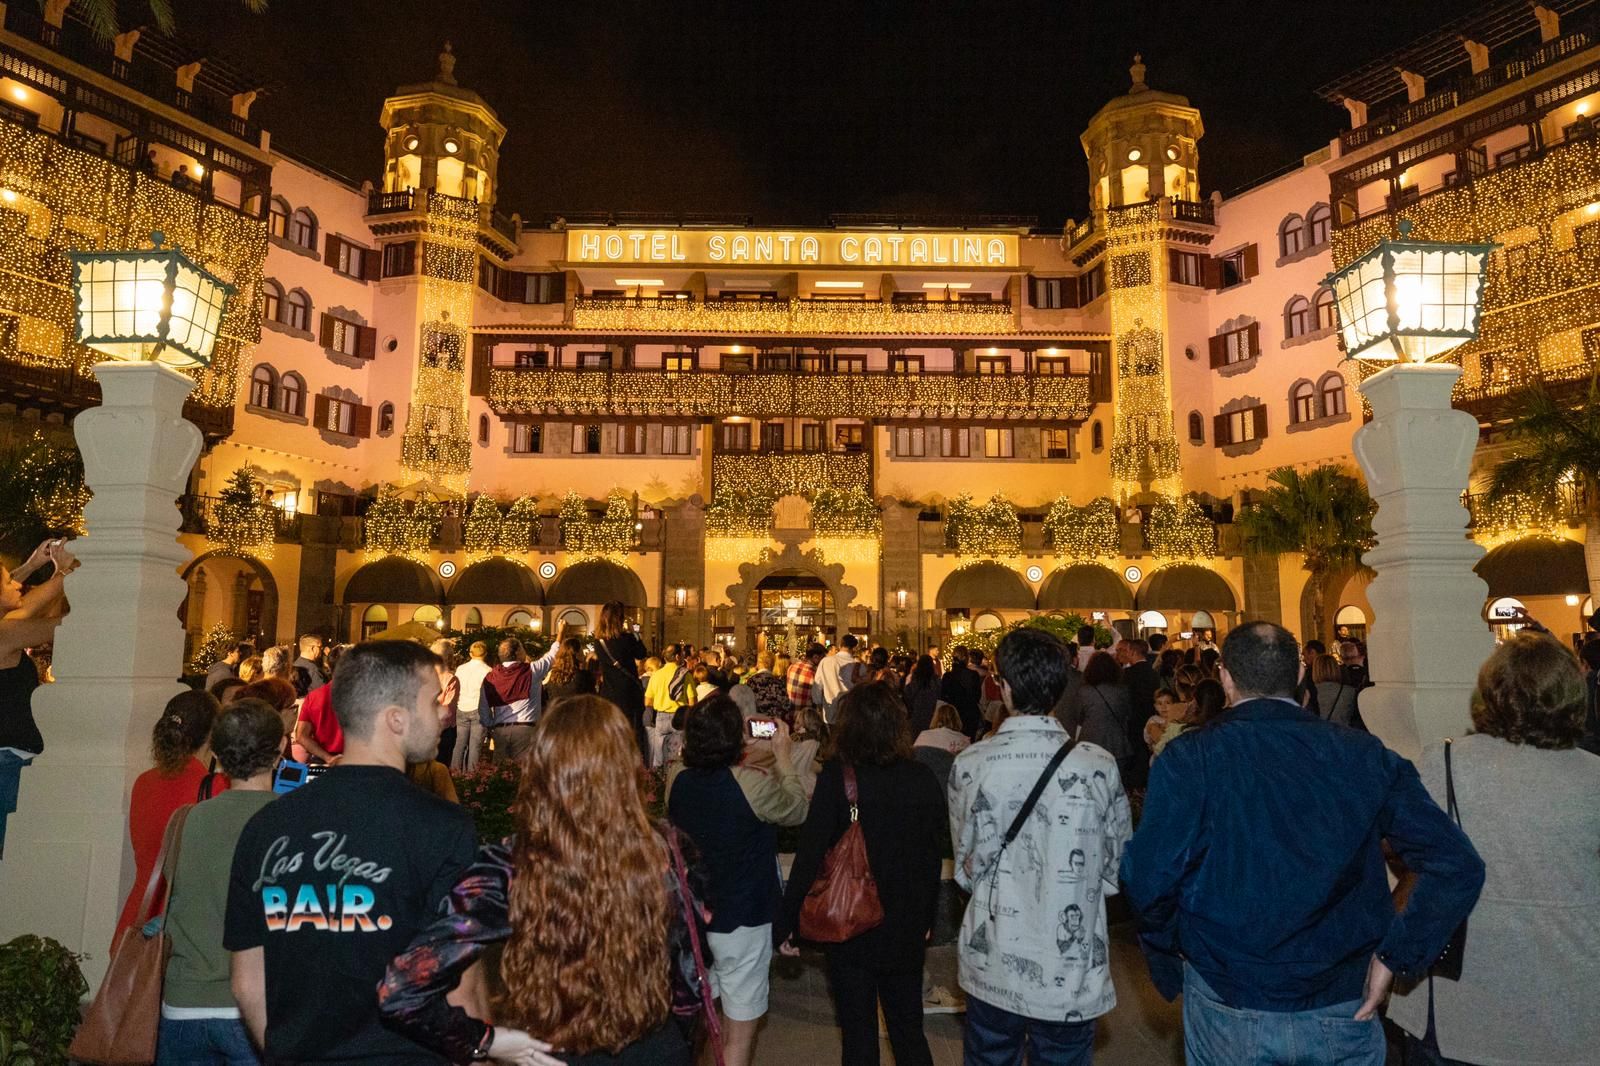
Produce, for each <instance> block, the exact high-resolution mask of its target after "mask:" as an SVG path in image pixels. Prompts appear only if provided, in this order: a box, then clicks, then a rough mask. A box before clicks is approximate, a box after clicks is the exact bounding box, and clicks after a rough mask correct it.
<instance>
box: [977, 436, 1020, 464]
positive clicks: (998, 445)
mask: <svg viewBox="0 0 1600 1066" xmlns="http://www.w3.org/2000/svg"><path fill="white" fill-rule="evenodd" d="M1015 435H1016V431H1015V430H1011V429H985V430H984V431H983V454H984V457H985V458H987V459H1010V458H1011V457H1012V456H1013V455H1015V454H1016V450H1015V449H1016V441H1015Z"/></svg>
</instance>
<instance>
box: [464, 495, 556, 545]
mask: <svg viewBox="0 0 1600 1066" xmlns="http://www.w3.org/2000/svg"><path fill="white" fill-rule="evenodd" d="M461 540H462V546H463V547H464V548H466V551H467V554H468V555H469V556H470V557H472V558H474V559H482V558H486V557H487V556H491V555H504V556H508V557H516V556H519V555H527V554H528V553H529V552H531V551H532V550H533V547H534V545H536V544H537V543H538V542H539V505H538V501H537V500H535V499H534V498H533V497H532V496H518V497H517V499H516V500H515V501H514V502H513V503H512V504H511V507H510V508H509V509H508V510H506V511H505V513H503V514H502V513H501V511H500V505H499V504H498V503H496V502H495V501H494V500H493V499H491V498H490V497H489V496H488V495H487V494H486V493H479V494H478V497H477V499H475V500H473V501H472V507H471V508H470V509H469V510H468V512H467V521H466V523H465V526H464V527H463V529H462V534H461Z"/></svg>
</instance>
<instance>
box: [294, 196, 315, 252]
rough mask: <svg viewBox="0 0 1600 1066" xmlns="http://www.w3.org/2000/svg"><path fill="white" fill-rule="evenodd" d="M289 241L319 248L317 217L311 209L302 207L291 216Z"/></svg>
mask: <svg viewBox="0 0 1600 1066" xmlns="http://www.w3.org/2000/svg"><path fill="white" fill-rule="evenodd" d="M289 241H290V243H292V244H298V245H299V246H300V247H302V248H307V249H310V250H311V251H313V252H314V251H316V250H317V219H316V216H315V215H313V214H312V213H311V212H310V211H307V210H306V209H305V208H303V207H302V208H300V209H299V210H298V211H296V212H295V213H294V214H292V215H290V216H289Z"/></svg>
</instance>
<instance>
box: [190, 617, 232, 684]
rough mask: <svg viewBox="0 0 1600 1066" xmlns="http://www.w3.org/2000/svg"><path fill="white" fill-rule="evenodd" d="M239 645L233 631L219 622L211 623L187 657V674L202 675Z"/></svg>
mask: <svg viewBox="0 0 1600 1066" xmlns="http://www.w3.org/2000/svg"><path fill="white" fill-rule="evenodd" d="M238 643H239V638H238V637H237V636H236V635H235V634H234V632H233V630H231V629H229V628H228V627H227V626H225V625H223V624H222V623H221V622H213V623H212V624H211V628H210V629H208V630H206V635H205V636H204V637H203V638H202V639H201V641H200V643H199V644H196V645H195V649H194V652H193V653H192V654H191V655H190V656H189V663H188V666H189V673H191V674H203V673H205V672H206V671H207V670H209V669H211V664H212V663H215V662H218V661H220V660H221V659H222V658H224V657H225V656H226V655H227V654H228V653H229V652H230V651H232V650H233V649H234V646H235V645H237V644H238Z"/></svg>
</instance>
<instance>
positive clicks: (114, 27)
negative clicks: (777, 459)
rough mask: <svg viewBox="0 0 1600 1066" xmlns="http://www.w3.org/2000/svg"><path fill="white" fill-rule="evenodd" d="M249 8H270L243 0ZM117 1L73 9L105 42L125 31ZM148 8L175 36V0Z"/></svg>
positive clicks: (255, 11) (153, 0)
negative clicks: (119, 19)
mask: <svg viewBox="0 0 1600 1066" xmlns="http://www.w3.org/2000/svg"><path fill="white" fill-rule="evenodd" d="M239 2H240V3H242V4H244V6H245V9H246V10H248V11H249V12H250V13H251V14H252V15H259V14H261V13H262V12H263V11H265V10H266V9H267V0H239ZM39 6H40V7H43V6H44V0H39ZM118 6H119V5H118V3H117V0H73V3H72V8H73V10H74V11H75V12H76V13H77V14H78V15H80V16H81V17H82V18H83V20H84V21H85V22H86V23H88V24H89V29H90V30H92V31H94V35H95V36H96V37H98V38H100V39H101V40H102V41H109V40H111V38H113V37H115V36H116V35H117V34H119V33H121V32H122V26H121V24H120V23H119V21H118V19H117V9H118ZM144 6H145V8H146V9H147V10H148V11H149V12H150V24H151V25H152V26H154V27H155V28H156V29H157V30H159V31H161V32H162V33H164V34H166V35H167V36H169V37H170V36H172V32H173V30H174V29H175V28H176V25H177V20H176V19H175V18H173V14H172V0H144Z"/></svg>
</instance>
